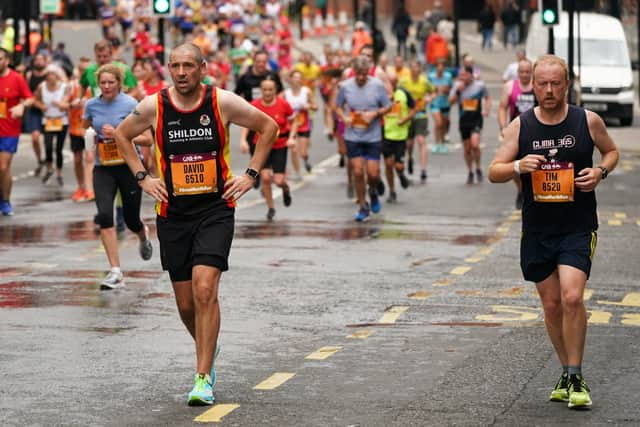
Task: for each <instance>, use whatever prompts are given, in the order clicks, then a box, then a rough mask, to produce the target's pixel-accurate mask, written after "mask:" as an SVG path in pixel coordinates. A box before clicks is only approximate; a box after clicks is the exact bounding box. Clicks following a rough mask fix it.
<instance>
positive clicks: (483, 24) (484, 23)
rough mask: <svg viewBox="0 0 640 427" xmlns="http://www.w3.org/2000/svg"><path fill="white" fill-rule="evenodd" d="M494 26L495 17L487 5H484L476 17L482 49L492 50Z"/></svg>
mask: <svg viewBox="0 0 640 427" xmlns="http://www.w3.org/2000/svg"><path fill="white" fill-rule="evenodd" d="M495 24H496V15H495V14H494V13H493V10H492V9H491V7H489V5H485V6H484V7H483V8H482V11H481V12H480V16H479V17H478V29H479V30H480V34H482V49H483V50H484V49H492V48H493V28H494V26H495Z"/></svg>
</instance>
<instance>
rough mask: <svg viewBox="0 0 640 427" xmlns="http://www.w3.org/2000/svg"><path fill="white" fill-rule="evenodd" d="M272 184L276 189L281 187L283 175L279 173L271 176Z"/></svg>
mask: <svg viewBox="0 0 640 427" xmlns="http://www.w3.org/2000/svg"><path fill="white" fill-rule="evenodd" d="M273 183H274V184H275V185H277V186H278V187H282V185H283V184H284V175H283V174H281V173H278V174H275V175H274V176H273Z"/></svg>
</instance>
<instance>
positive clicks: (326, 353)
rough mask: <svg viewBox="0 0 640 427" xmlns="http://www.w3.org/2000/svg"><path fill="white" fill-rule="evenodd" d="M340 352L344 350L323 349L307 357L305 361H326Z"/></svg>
mask: <svg viewBox="0 0 640 427" xmlns="http://www.w3.org/2000/svg"><path fill="white" fill-rule="evenodd" d="M340 350H342V347H338V346H335V347H322V348H320V349H318V350H316V351H314V352H313V353H311V354H310V355H308V356H307V357H305V359H307V360H324V359H326V358H328V357H331V356H332V355H333V354H335V353H337V352H339V351H340Z"/></svg>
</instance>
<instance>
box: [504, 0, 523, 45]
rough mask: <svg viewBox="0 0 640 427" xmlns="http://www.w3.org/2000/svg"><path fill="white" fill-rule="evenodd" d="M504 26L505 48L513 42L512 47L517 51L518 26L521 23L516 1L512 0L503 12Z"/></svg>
mask: <svg viewBox="0 0 640 427" xmlns="http://www.w3.org/2000/svg"><path fill="white" fill-rule="evenodd" d="M501 19H502V25H503V26H504V31H503V34H502V36H503V42H504V48H505V49H506V48H507V47H508V45H509V42H511V46H512V47H513V48H514V49H515V48H516V45H517V44H518V24H519V23H520V12H519V10H518V6H517V5H516V2H515V1H514V0H510V1H509V2H508V3H507V6H506V7H505V8H504V10H503V11H502V16H501Z"/></svg>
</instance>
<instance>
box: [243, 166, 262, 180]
mask: <svg viewBox="0 0 640 427" xmlns="http://www.w3.org/2000/svg"><path fill="white" fill-rule="evenodd" d="M244 173H245V174H246V175H249V176H250V177H251V178H253V179H258V175H259V174H260V173H259V172H258V171H257V170H255V169H251V168H247V170H246V171H244Z"/></svg>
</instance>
